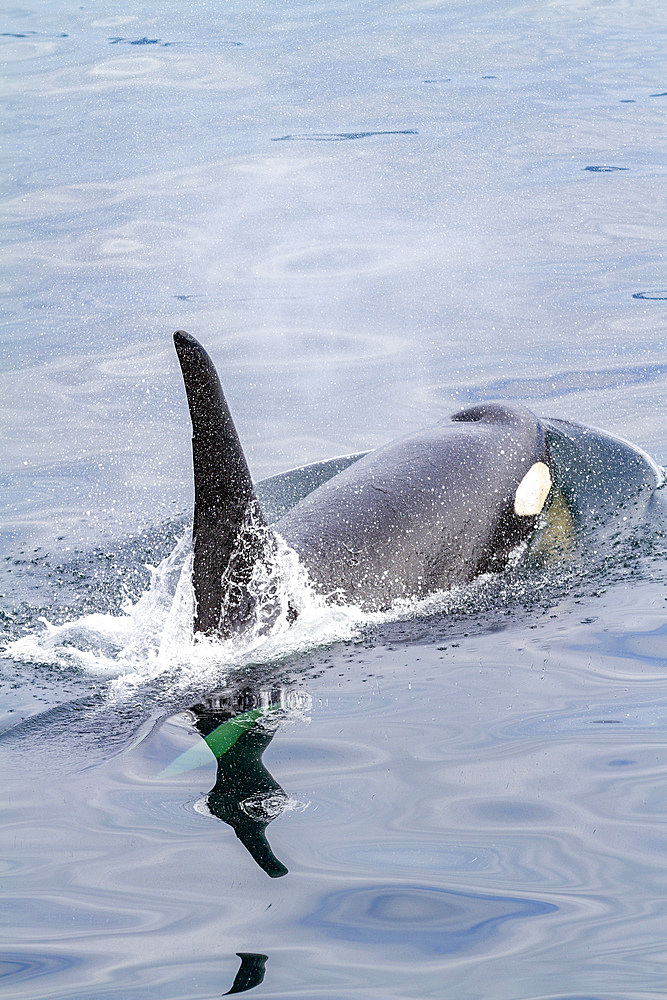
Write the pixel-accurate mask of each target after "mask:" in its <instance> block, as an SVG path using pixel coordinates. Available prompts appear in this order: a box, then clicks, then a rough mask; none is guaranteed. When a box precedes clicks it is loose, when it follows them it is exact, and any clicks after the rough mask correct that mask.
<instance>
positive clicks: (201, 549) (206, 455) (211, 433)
mask: <svg viewBox="0 0 667 1000" xmlns="http://www.w3.org/2000/svg"><path fill="white" fill-rule="evenodd" d="M174 346H175V347H176V353H177V355H178V360H179V362H180V365H181V371H182V373H183V381H184V383H185V391H186V393H187V397H188V406H189V408H190V418H191V420H192V461H193V470H194V483H195V509H194V520H193V525H192V545H193V566H192V583H193V588H194V593H195V600H196V602H197V609H196V613H195V621H194V629H195V632H204V633H205V634H209V635H210V634H213V633H216V632H222V633H223V634H229V633H231V632H233V631H234V630H235V629H236V628H237V627H238V626H239V625H241V624H243V623H244V621H245V620H246V619H247V617H248V615H249V612H250V602H249V600H248V598H247V595H246V594H245V584H247V583H248V581H249V579H250V575H251V573H252V568H253V566H254V563H255V562H256V561H257V559H258V558H260V557H261V552H262V544H263V543H262V540H261V539H260V537H259V535H260V534H261V530H262V528H263V527H264V520H263V517H262V514H261V511H260V508H259V503H258V501H257V498H256V496H255V490H254V487H253V484H252V479H251V478H250V472H249V470H248V463H247V462H246V459H245V455H244V454H243V449H242V448H241V442H240V441H239V437H238V434H237V433H236V428H235V427H234V421H233V420H232V417H231V414H230V412H229V407H228V406H227V401H226V400H225V397H224V394H223V391H222V386H221V385H220V380H219V378H218V374H217V372H216V370H215V366H214V364H213V362H212V361H211V359H210V357H209V356H208V354H207V353H206V351H205V350H204V348H203V347H202V346H201V344H200V343H199V341H198V340H196V339H195V338H194V337H192V336H191V335H190V334H189V333H185V331H184V330H177V331H176V333H175V334H174ZM244 529H249V530H246V532H245V534H247V535H249V536H252V538H246V537H244ZM223 613H224V616H225V620H224V621H221V618H222V616H223Z"/></svg>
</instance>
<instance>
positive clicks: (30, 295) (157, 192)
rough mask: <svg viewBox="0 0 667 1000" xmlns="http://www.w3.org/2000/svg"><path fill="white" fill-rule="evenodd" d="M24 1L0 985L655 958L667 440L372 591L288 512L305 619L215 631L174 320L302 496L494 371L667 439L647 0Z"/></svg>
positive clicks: (398, 975)
mask: <svg viewBox="0 0 667 1000" xmlns="http://www.w3.org/2000/svg"><path fill="white" fill-rule="evenodd" d="M2 25H3V26H2V28H1V29H0V49H1V50H2V55H3V60H2V93H3V95H4V96H3V101H4V109H5V119H6V127H5V130H4V134H5V142H4V143H3V149H2V153H1V154H0V155H1V156H2V193H1V195H0V210H1V211H2V215H3V219H4V221H5V225H4V233H5V238H4V240H3V258H4V268H3V273H2V277H1V284H0V294H1V295H2V301H3V305H4V310H3V313H4V320H3V325H2V328H1V329H2V332H1V338H2V340H1V342H2V347H3V364H2V371H1V372H0V380H1V384H2V391H1V396H0V398H1V400H2V413H3V425H4V426H3V436H2V439H3V462H2V469H1V474H2V481H3V487H4V488H3V492H2V496H1V498H0V521H1V528H2V533H3V561H2V573H1V578H0V584H1V585H0V593H1V595H2V596H1V598H0V624H1V626H2V637H1V638H0V643H1V646H2V660H1V661H0V664H1V666H2V689H1V690H2V694H1V703H0V704H1V713H2V723H1V725H2V731H1V732H0V755H1V759H2V782H3V796H2V798H3V805H4V809H3V818H2V824H1V829H2V839H1V844H2V847H1V850H0V858H1V864H2V870H3V894H4V899H5V902H6V905H5V921H6V927H5V930H4V933H3V945H2V949H1V950H2V954H1V956H0V961H1V964H0V989H1V990H3V991H4V993H5V995H6V996H7V997H11V998H21V1000H47V998H48V1000H102V998H114V1000H121V998H122V1000H158V998H160V1000H208V998H212V997H219V996H221V995H223V994H224V993H226V992H227V991H229V990H234V991H236V992H243V991H248V992H249V993H251V994H252V995H256V996H257V997H260V996H265V997H274V998H283V997H284V998H287V997H289V998H294V997H301V998H304V1000H311V998H312V1000H315V998H317V1000H372V998H376V997H377V998H378V1000H379V998H383V1000H384V998H388V997H389V998H394V1000H421V998H427V997H438V998H441V997H445V996H452V997H454V996H455V997H460V998H463V1000H474V998H482V997H484V998H486V997H493V998H494V1000H647V998H656V1000H657V998H658V997H660V998H661V997H663V996H664V994H665V988H666V985H667V961H666V958H665V954H666V953H665V945H664V937H665V934H664V923H665V902H664V900H665V891H666V889H667V884H666V883H667V877H666V868H665V861H664V857H665V849H666V848H667V740H666V738H665V732H666V728H667V708H666V705H667V700H666V696H667V672H666V671H667V642H666V641H665V640H666V637H667V614H666V610H667V587H666V582H667V556H666V546H665V537H666V531H667V508H666V505H667V499H666V494H665V487H664V485H660V483H661V482H662V479H661V473H660V470H659V469H653V466H651V465H650V464H649V463H648V462H646V463H645V464H644V465H643V466H642V467H643V468H645V469H647V470H652V471H649V472H646V479H645V483H644V485H643V486H642V485H641V484H640V485H638V483H637V481H636V480H634V479H633V472H632V469H633V468H634V466H633V464H632V460H631V457H628V456H632V454H635V453H633V452H630V451H627V452H626V451H624V450H623V449H620V450H619V451H618V452H617V453H614V454H617V455H618V457H617V458H614V459H613V460H612V459H611V458H609V453H605V454H607V460H606V461H605V463H604V467H600V468H597V469H596V471H595V473H592V472H591V470H590V469H588V470H586V469H578V470H574V471H573V470H572V468H571V467H566V466H567V463H566V465H565V466H564V469H565V471H564V472H563V477H564V480H566V481H567V482H565V485H566V486H567V487H568V488H569V489H570V492H571V498H573V499H572V503H573V505H574V507H575V508H576V509H575V515H576V517H575V522H576V523H575V527H576V531H575V533H574V537H572V538H569V537H568V538H566V539H563V538H562V537H561V538H560V544H558V545H556V546H551V548H549V546H547V547H546V548H545V539H547V540H548V538H549V537H550V536H549V532H548V531H547V528H546V527H543V528H541V529H540V537H539V538H538V539H536V541H535V543H534V544H533V545H532V546H530V547H529V549H528V550H527V551H525V552H522V553H517V559H516V561H515V564H514V565H512V566H511V567H510V568H509V569H508V570H507V571H506V572H504V573H503V574H499V575H496V576H490V577H487V578H484V579H482V580H480V581H477V582H476V583H475V584H473V585H471V586H470V587H468V588H465V589H460V590H456V591H453V592H449V593H444V594H437V595H434V596H433V597H432V598H431V599H429V600H427V601H423V602H421V603H418V604H412V605H411V604H405V605H403V606H401V607H397V608H394V609H392V610H391V611H390V612H387V613H384V614H377V615H368V614H363V613H362V612H361V611H360V610H359V609H357V608H354V607H344V606H331V605H327V604H326V602H323V601H321V600H317V599H316V598H315V597H314V596H313V594H312V593H311V592H310V591H309V589H308V584H307V581H306V580H304V579H303V576H302V575H301V573H300V569H299V567H298V565H296V564H295V562H294V559H293V558H292V556H291V555H290V553H289V552H287V551H282V552H281V554H280V559H281V562H280V566H279V573H278V577H279V579H280V580H288V581H289V583H290V586H291V587H292V588H293V591H294V590H295V591H296V592H298V594H299V595H300V600H301V602H302V604H301V606H302V615H301V617H300V619H299V622H298V623H297V626H296V627H292V628H290V627H288V626H287V623H285V622H283V623H282V624H280V623H279V625H278V627H277V628H276V629H275V630H274V632H273V633H272V634H271V635H268V636H267V635H264V634H260V633H259V632H258V633H257V634H253V635H251V636H249V637H246V638H245V639H244V640H243V641H242V642H241V641H239V642H236V643H220V642H213V641H210V642H198V643H197V644H194V643H193V642H192V637H191V634H190V630H189V621H190V618H191V612H192V593H191V586H190V581H189V549H190V543H189V535H188V526H189V516H190V515H189V511H190V509H191V505H192V487H191V469H190V425H189V419H188V414H187V407H186V402H185V396H184V392H183V388H182V383H181V380H180V374H179V371H178V365H177V361H176V358H175V355H174V352H173V348H172V345H171V337H170V334H171V332H172V331H173V330H174V329H176V328H179V327H181V328H185V329H187V330H189V331H190V332H191V333H193V334H195V335H196V336H197V337H199V339H201V340H202V342H203V343H204V344H205V345H206V347H207V348H208V349H209V351H210V353H211V354H212V356H213V358H214V360H215V362H216V364H217V366H218V370H219V372H220V376H221V380H222V383H223V385H224V387H225V391H226V393H227V397H228V400H229V402H230V406H231V408H232V411H233V413H234V417H235V420H236V424H237V428H238V430H239V433H240V436H241V439H242V441H243V443H244V447H245V449H246V453H247V456H248V461H249V464H250V467H251V470H252V472H253V475H254V477H255V479H256V480H257V481H260V480H261V481H263V485H262V486H261V487H260V491H261V497H262V500H263V502H264V505H265V508H266V509H267V510H268V511H269V512H270V513H271V514H272V516H275V515H276V514H277V513H278V512H279V510H280V509H281V506H284V504H285V503H286V502H289V500H286V497H287V498H289V497H290V496H291V497H292V498H294V496H295V495H297V494H298V493H299V492H303V491H304V490H306V489H307V488H308V486H309V485H312V483H313V481H314V479H313V477H317V476H322V475H325V474H327V471H331V468H330V467H329V466H328V465H326V464H325V463H326V462H327V460H329V459H332V458H334V457H337V456H345V455H351V454H354V453H357V452H359V451H364V450H366V449H369V448H372V447H375V446H377V445H380V444H382V443H384V442H386V441H388V440H391V439H392V438H393V437H396V436H398V435H401V434H404V433H407V432H411V431H414V430H417V429H419V428H420V427H423V426H426V425H428V424H430V423H434V422H435V421H437V420H438V419H440V418H442V417H444V416H445V415H447V414H449V413H451V412H452V411H453V410H454V409H456V408H457V407H459V406H461V405H465V404H468V403H471V402H474V401H476V400H485V399H507V400H510V401H512V400H516V401H520V402H523V403H525V404H526V405H528V406H530V407H531V408H532V409H533V410H534V411H535V412H536V413H538V414H540V415H542V416H545V417H549V418H564V419H566V420H574V421H577V422H579V423H581V424H584V425H589V426H594V427H598V428H602V429H605V430H606V431H608V432H610V433H611V434H613V435H618V436H620V437H621V438H623V439H625V440H628V441H631V442H633V443H634V445H636V446H637V447H638V448H639V449H641V451H642V452H645V453H648V454H649V455H651V456H652V457H653V459H654V460H655V462H656V463H657V465H658V466H664V465H665V464H666V463H667V444H666V440H665V373H666V372H667V355H666V352H665V337H664V331H665V327H666V319H667V281H666V279H665V274H664V211H665V200H664V189H665V173H666V170H665V145H666V143H665V139H664V136H665V129H664V113H665V102H666V101H667V92H666V91H665V79H664V40H662V39H661V37H660V32H661V30H662V29H664V12H663V11H662V10H661V7H660V5H659V4H657V3H649V2H644V3H640V2H634V0H612V2H609V3H604V4H601V3H597V2H594V0H563V2H557V0H551V2H549V0H545V2H540V3H527V2H525V0H524V2H518V3H509V0H493V2H480V3H478V2H474V0H470V2H463V0H450V2H438V0H405V2H398V0H386V2H382V0H378V2H374V3H369V2H358V3H354V4H352V3H344V2H320V3H312V2H303V3H298V2H292V3H283V4H280V3H276V2H268V0H266V2H258V3H255V4H254V5H250V6H248V5H243V4H240V3H238V2H237V0H231V2H229V3H226V4H224V5H221V4H219V3H215V4H214V3H209V2H198V3H192V4H189V5H188V4H186V5H176V4H173V3H172V2H167V3H165V4H162V5H160V7H159V9H155V5H151V6H149V5H142V4H138V3H135V4H129V3H125V2H116V3H114V2H111V3H108V4H105V5H104V10H102V9H101V8H100V7H98V6H91V5H86V6H83V5H80V4H72V3H69V2H56V3H49V4H48V6H47V5H43V4H42V5H34V6H31V5H30V4H28V5H22V6H20V7H19V6H16V7H11V6H9V7H7V8H6V10H5V12H4V14H3V20H2ZM556 426H558V425H556ZM600 440H603V439H600ZM637 454H639V453H637ZM623 456H625V457H626V458H627V461H626V460H625V459H624V457H623ZM637 461H638V462H640V463H644V459H642V458H641V457H640V458H638V459H637ZM304 466H308V469H306V470H305V471H304V469H303V468H302V467H304ZM289 469H291V470H294V471H292V472H290V473H288V474H287V475H286V476H281V475H279V474H281V473H283V472H284V471H285V470H289ZM651 476H653V478H652V479H651ZM545 552H546V555H545Z"/></svg>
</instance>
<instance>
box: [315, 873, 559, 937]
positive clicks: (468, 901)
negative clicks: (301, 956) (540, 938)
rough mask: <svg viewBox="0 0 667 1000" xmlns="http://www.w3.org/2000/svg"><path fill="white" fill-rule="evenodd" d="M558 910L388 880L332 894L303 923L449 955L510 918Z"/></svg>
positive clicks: (519, 900)
mask: <svg viewBox="0 0 667 1000" xmlns="http://www.w3.org/2000/svg"><path fill="white" fill-rule="evenodd" d="M557 910H558V907H557V906H555V905H554V904H553V903H546V902H542V901H540V900H536V899H524V898H518V897H511V896H487V895H482V894H476V893H468V892H458V891H452V890H450V889H438V888H432V887H425V886H419V885H406V886H401V887H397V886H396V885H392V884H388V885H377V886H370V887H364V888H355V889H344V890H341V891H336V892H332V893H329V894H328V895H326V896H325V897H324V898H323V900H322V903H321V906H320V907H319V908H318V909H317V910H316V911H315V912H314V913H312V914H309V915H308V916H306V917H305V918H304V919H303V923H304V924H306V925H308V926H310V927H315V928H317V929H318V930H320V931H322V932H324V933H325V934H327V935H329V936H330V937H333V938H337V939H341V940H345V941H348V940H349V941H357V942H363V943H366V944H383V945H388V946H390V947H392V948H399V949H401V950H405V951H409V952H421V953H425V954H428V955H449V954H457V953H460V952H465V951H471V950H474V949H475V948H477V947H479V946H480V945H481V944H483V943H484V942H485V941H487V940H488V939H489V938H490V937H492V936H494V935H495V934H497V933H498V931H499V930H500V928H501V927H502V925H503V924H504V923H506V922H507V921H510V920H523V919H527V918H530V917H538V916H545V915H547V914H551V913H555V912H556V911H557Z"/></svg>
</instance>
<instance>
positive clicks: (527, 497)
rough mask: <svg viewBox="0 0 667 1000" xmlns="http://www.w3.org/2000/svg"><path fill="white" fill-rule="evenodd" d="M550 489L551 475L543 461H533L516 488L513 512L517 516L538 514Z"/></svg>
mask: <svg viewBox="0 0 667 1000" xmlns="http://www.w3.org/2000/svg"><path fill="white" fill-rule="evenodd" d="M550 489H551V475H550V473H549V469H548V468H547V466H546V465H545V464H544V462H535V465H531V467H530V469H529V470H528V472H527V473H526V475H525V476H524V477H523V479H522V480H521V482H520V483H519V485H518V486H517V488H516V493H515V495H514V513H515V514H516V515H517V516H518V517H531V516H534V515H535V514H539V513H540V511H541V510H542V508H543V507H544V501H545V500H546V498H547V497H548V495H549V490H550Z"/></svg>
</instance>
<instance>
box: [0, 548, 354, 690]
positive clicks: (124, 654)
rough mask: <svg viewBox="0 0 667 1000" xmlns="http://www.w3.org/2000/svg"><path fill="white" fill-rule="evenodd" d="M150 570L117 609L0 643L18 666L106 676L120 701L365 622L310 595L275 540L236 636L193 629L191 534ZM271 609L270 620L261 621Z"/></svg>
mask: <svg viewBox="0 0 667 1000" xmlns="http://www.w3.org/2000/svg"><path fill="white" fill-rule="evenodd" d="M149 570H150V574H151V580H150V584H149V587H148V589H147V590H146V591H145V593H144V594H142V596H141V597H140V598H139V600H138V601H136V602H135V603H131V602H129V601H128V602H127V604H126V605H124V606H123V607H122V608H121V609H120V611H119V613H114V614H112V613H108V614H103V613H96V614H89V615H83V616H82V617H80V618H77V619H75V620H72V621H68V622H65V623H64V624H61V625H53V624H52V623H50V622H49V621H47V620H46V619H45V618H40V619H39V620H40V622H41V624H42V626H43V628H42V629H40V630H39V631H37V632H34V633H31V634H29V635H26V636H22V637H21V638H20V639H17V640H14V641H11V642H9V643H7V645H6V646H5V648H4V650H3V652H4V654H5V655H7V656H10V657H12V658H13V659H15V660H19V661H21V662H24V663H41V664H47V665H49V666H52V667H56V668H61V669H67V668H72V667H74V668H77V669H79V670H81V671H84V672H85V673H88V674H91V675H93V676H96V677H99V678H104V679H106V680H108V681H109V694H110V696H111V697H112V698H114V699H120V700H124V699H125V698H127V697H128V696H129V695H131V694H132V693H133V692H134V691H136V690H137V689H139V688H140V687H142V686H143V685H145V684H147V683H150V682H153V681H155V680H157V679H163V680H165V681H166V682H167V683H168V684H169V687H170V688H174V689H177V688H187V687H188V686H190V685H191V684H193V683H195V684H202V683H205V684H206V683H211V684H215V683H218V682H219V681H220V679H221V674H222V673H224V672H225V671H229V670H234V669H237V668H238V667H241V666H243V665H244V664H247V663H249V662H252V661H256V660H257V659H258V658H259V657H261V659H262V660H267V661H268V660H273V659H277V658H282V657H284V656H287V655H289V654H291V653H296V652H300V651H303V650H305V649H308V648H312V647H313V646H314V645H319V644H322V643H327V642H333V641H336V640H341V639H349V638H351V637H352V636H354V635H355V634H356V633H357V632H358V630H359V628H360V627H361V626H362V625H363V624H364V623H365V622H366V621H367V620H368V616H367V615H363V613H361V612H360V611H359V609H357V608H355V607H353V606H344V605H338V604H330V603H328V602H327V601H326V600H325V599H324V598H323V597H321V596H319V595H317V594H316V593H315V591H314V590H313V588H312V586H311V584H310V582H309V580H308V576H307V573H306V571H305V569H304V568H303V566H302V565H301V564H300V562H299V560H298V557H297V555H296V553H295V552H294V551H293V550H292V549H290V548H289V547H288V546H287V545H286V544H285V543H284V542H283V541H282V540H281V539H278V544H277V549H276V552H275V557H274V559H273V560H272V561H271V563H270V565H263V564H261V563H258V564H257V567H256V569H255V572H254V574H253V578H252V580H251V583H250V589H251V591H252V592H253V594H255V595H256V596H257V597H258V598H259V599H258V601H257V608H258V613H257V618H256V621H255V623H254V625H252V626H251V627H250V628H249V629H248V631H247V632H245V633H244V634H243V635H242V636H235V637H234V638H231V639H224V640H223V639H218V638H213V637H206V636H201V635H198V636H197V638H196V640H195V637H194V635H193V629H192V623H193V618H194V610H195V598H194V592H193V588H192V547H191V540H190V536H189V534H186V535H185V536H184V537H183V538H181V539H180V541H179V542H178V543H177V544H176V546H175V548H174V549H173V551H172V552H171V553H170V554H169V555H168V556H167V557H166V558H165V559H163V560H162V562H161V563H160V565H159V566H157V567H149ZM266 595H270V600H269V601H268V602H267V600H266ZM262 598H264V600H262ZM267 603H268V605H269V609H268V611H267ZM290 604H291V605H292V607H294V608H295V610H296V611H297V612H298V620H297V622H296V624H294V625H290V623H289V619H288V614H287V611H288V607H289V605H290ZM276 607H277V608H278V609H279V613H278V615H277V617H275V620H274V621H273V622H272V623H271V624H267V618H268V616H269V613H270V614H272V615H274V616H275V609H276Z"/></svg>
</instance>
